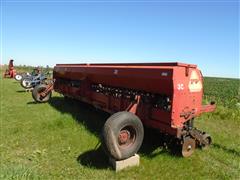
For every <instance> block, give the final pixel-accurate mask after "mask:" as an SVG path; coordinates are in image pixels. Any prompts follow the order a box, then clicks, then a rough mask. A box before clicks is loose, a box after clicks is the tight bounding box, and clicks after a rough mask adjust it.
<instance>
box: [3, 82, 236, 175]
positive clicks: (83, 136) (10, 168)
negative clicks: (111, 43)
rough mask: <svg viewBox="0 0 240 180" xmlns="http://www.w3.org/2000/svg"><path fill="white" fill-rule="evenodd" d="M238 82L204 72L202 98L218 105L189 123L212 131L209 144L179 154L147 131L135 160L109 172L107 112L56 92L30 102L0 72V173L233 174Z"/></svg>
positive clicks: (16, 84) (20, 90)
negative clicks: (102, 139) (103, 144)
mask: <svg viewBox="0 0 240 180" xmlns="http://www.w3.org/2000/svg"><path fill="white" fill-rule="evenodd" d="M239 83H240V81H239V80H236V79H235V80H234V79H220V78H205V82H204V84H205V94H206V96H205V102H206V101H210V100H211V99H213V100H216V101H217V104H218V107H217V110H216V111H215V112H214V113H209V114H204V115H203V116H201V117H200V118H198V119H197V120H196V121H195V122H196V126H197V127H198V128H199V129H202V130H204V131H207V132H208V133H210V134H211V135H212V138H213V144H212V146H211V148H210V149H208V150H206V151H202V150H200V149H197V150H196V151H195V153H194V154H193V156H191V157H190V158H181V157H178V156H174V155H172V154H171V153H170V152H169V150H168V149H165V148H163V147H162V146H161V145H160V143H159V141H158V136H154V138H152V137H153V134H151V133H147V135H146V138H145V140H144V143H143V145H142V148H141V149H140V152H139V154H140V156H141V165H140V166H139V167H134V168H128V169H126V170H124V171H122V172H119V173H115V172H114V171H113V170H112V169H111V167H110V166H109V165H108V161H107V157H106V156H105V155H104V153H103V151H102V149H101V148H99V146H97V144H98V143H99V135H100V131H101V127H102V125H103V124H104V120H105V119H106V118H107V117H108V114H105V113H103V112H100V111H97V110H95V109H94V108H92V107H91V106H88V105H86V104H82V103H79V102H77V101H65V100H64V98H63V97H62V96H61V95H59V94H57V93H54V94H53V98H52V100H51V101H50V102H49V103H47V104H36V103H34V102H33V100H32V97H31V93H27V92H25V91H24V90H23V89H22V88H21V86H20V84H19V83H18V82H16V81H15V80H13V79H2V78H1V89H0V92H1V114H0V118H1V126H0V132H1V141H0V152H1V157H0V160H1V169H0V179H126V178H127V179H240V130H239V128H240V105H239V103H240V97H239Z"/></svg>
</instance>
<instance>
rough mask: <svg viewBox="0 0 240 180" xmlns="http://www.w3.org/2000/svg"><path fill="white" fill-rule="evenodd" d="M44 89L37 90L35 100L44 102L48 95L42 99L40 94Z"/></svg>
mask: <svg viewBox="0 0 240 180" xmlns="http://www.w3.org/2000/svg"><path fill="white" fill-rule="evenodd" d="M45 89H46V88H44V87H42V88H39V89H38V93H37V99H38V100H39V101H44V100H45V99H46V98H47V97H48V95H49V94H46V96H45V97H42V96H41V93H42V92H43V91H45Z"/></svg>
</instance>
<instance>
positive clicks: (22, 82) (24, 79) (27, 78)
mask: <svg viewBox="0 0 240 180" xmlns="http://www.w3.org/2000/svg"><path fill="white" fill-rule="evenodd" d="M24 81H29V82H31V81H32V80H31V79H30V78H29V77H26V78H22V80H21V82H20V84H21V86H22V87H23V88H24V89H30V88H32V85H29V86H26V85H25V84H24Z"/></svg>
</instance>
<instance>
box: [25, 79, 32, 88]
mask: <svg viewBox="0 0 240 180" xmlns="http://www.w3.org/2000/svg"><path fill="white" fill-rule="evenodd" d="M23 86H24V87H26V88H29V87H31V82H30V81H28V80H23Z"/></svg>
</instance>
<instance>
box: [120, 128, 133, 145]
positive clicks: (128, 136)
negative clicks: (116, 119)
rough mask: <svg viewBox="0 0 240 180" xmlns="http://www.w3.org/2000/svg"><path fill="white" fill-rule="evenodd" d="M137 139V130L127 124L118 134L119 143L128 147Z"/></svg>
mask: <svg viewBox="0 0 240 180" xmlns="http://www.w3.org/2000/svg"><path fill="white" fill-rule="evenodd" d="M135 140H136V130H135V129H134V128H133V127H132V126H125V127H124V128H122V129H121V130H120V132H119V134H118V145H119V146H120V147H121V148H127V147H129V146H131V145H132V144H134V142H135Z"/></svg>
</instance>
